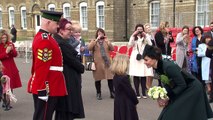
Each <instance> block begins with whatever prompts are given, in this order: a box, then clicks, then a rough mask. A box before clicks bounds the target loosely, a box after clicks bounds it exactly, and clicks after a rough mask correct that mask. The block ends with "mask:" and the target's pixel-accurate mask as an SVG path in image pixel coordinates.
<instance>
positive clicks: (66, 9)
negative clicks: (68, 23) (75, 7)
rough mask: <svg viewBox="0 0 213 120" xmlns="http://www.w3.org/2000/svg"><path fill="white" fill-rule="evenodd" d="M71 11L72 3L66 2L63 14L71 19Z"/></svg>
mask: <svg viewBox="0 0 213 120" xmlns="http://www.w3.org/2000/svg"><path fill="white" fill-rule="evenodd" d="M70 11H71V8H70V4H69V3H64V4H63V13H64V14H63V15H64V18H66V19H68V20H71V15H70Z"/></svg>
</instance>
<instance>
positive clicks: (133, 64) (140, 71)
mask: <svg viewBox="0 0 213 120" xmlns="http://www.w3.org/2000/svg"><path fill="white" fill-rule="evenodd" d="M146 44H149V45H152V42H151V41H150V39H147V38H146V34H145V32H144V26H143V25H142V24H137V25H136V27H135V31H134V32H133V34H132V35H131V37H130V39H129V43H128V45H129V46H130V47H133V50H132V53H131V56H130V66H129V75H130V76H133V81H134V86H135V91H136V95H137V98H141V96H140V93H139V84H140V83H141V87H142V97H143V98H144V99H146V98H147V97H146V77H147V76H152V77H153V69H152V68H147V66H146V65H145V64H144V60H143V59H142V55H143V51H144V47H145V45H146ZM136 57H137V58H136Z"/></svg>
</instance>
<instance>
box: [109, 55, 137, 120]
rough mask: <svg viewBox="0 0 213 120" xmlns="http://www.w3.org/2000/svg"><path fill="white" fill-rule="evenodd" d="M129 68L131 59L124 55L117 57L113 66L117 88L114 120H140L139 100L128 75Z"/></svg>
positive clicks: (114, 82) (114, 81)
mask: <svg viewBox="0 0 213 120" xmlns="http://www.w3.org/2000/svg"><path fill="white" fill-rule="evenodd" d="M128 66H129V57H128V56H127V55H124V54H120V55H117V56H116V57H115V58H114V59H113V63H112V66H111V70H112V72H113V73H114V74H115V75H114V77H113V84H114V87H115V99H114V120H138V113H137V110H136V105H137V104H138V99H137V97H136V94H135V92H134V90H133V88H132V86H131V84H130V79H129V76H128V75H127V74H126V72H127V69H128Z"/></svg>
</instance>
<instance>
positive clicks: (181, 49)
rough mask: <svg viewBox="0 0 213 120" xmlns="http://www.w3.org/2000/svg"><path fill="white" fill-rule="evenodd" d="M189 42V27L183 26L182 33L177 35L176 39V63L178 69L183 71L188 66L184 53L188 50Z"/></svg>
mask: <svg viewBox="0 0 213 120" xmlns="http://www.w3.org/2000/svg"><path fill="white" fill-rule="evenodd" d="M189 40H190V38H189V27H188V26H184V27H183V28H182V32H180V33H178V34H177V37H176V45H177V48H176V63H177V64H178V66H179V67H180V68H184V69H187V66H188V65H187V61H188V60H187V55H186V52H187V50H188V43H189Z"/></svg>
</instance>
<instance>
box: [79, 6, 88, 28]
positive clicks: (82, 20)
mask: <svg viewBox="0 0 213 120" xmlns="http://www.w3.org/2000/svg"><path fill="white" fill-rule="evenodd" d="M82 8H86V9H85V11H83V9H82ZM80 24H81V26H82V30H88V12H87V3H86V2H82V3H80Z"/></svg>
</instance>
